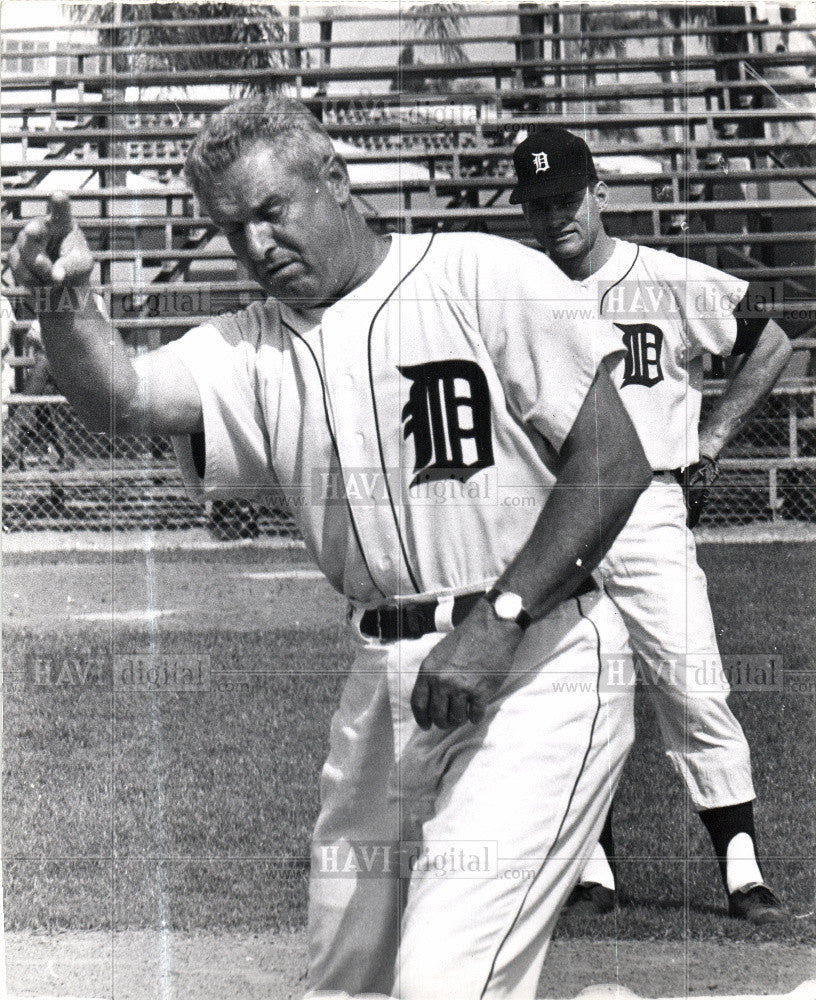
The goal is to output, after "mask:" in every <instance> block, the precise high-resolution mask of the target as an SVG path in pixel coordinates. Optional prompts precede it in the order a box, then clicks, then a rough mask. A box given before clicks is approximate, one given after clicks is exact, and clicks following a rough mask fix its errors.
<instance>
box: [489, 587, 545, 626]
mask: <svg viewBox="0 0 816 1000" xmlns="http://www.w3.org/2000/svg"><path fill="white" fill-rule="evenodd" d="M505 594H507V595H509V596H511V597H514V598H516V600H517V602H518V605H519V607H520V610H519V611H518V613H517V614H515V615H511V616H505V615H501V614H499V612H498V610H497V608H496V601H497V600H498V599H499V598H500V597H503V596H504V595H505ZM485 600H486V601H487V602H488V603H489V604H490V605H491V606H492V608H493V612H494V614H495V615H496V617H497V618H499V619H500V620H501V621H508V622H515V623H516V625H518V627H519V628H520V629H521V630H522V631H524V629H526V628H527V627H528V626H529V625H531V624H532V622H533V619H532V618H531V617H530V614H529V612H527V611H525V609H524V605H523V604H522V603H521V598H520V597H519V595H518V594H512V593H511V592H510V591H509V590H505V591H502V590H499V589H498V588H497V587H491V588H490V590H488V592H487V593H486V594H485Z"/></svg>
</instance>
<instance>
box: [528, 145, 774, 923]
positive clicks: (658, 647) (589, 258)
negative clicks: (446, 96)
mask: <svg viewBox="0 0 816 1000" xmlns="http://www.w3.org/2000/svg"><path fill="white" fill-rule="evenodd" d="M513 162H514V166H515V170H516V178H517V184H516V186H515V187H514V188H513V190H512V192H511V194H510V201H511V203H512V204H520V205H521V206H522V209H523V211H524V217H525V219H526V220H527V225H528V226H529V228H530V231H531V232H532V234H533V236H534V237H535V239H536V240H537V242H538V243H539V244H540V245H541V247H542V248H543V249H544V250H546V251H547V253H548V254H549V256H550V257H551V258H552V260H553V261H554V262H555V263H556V264H557V265H558V266H559V267H560V268H561V270H562V271H564V272H565V274H567V275H568V276H569V277H570V278H572V279H573V280H574V281H575V282H576V283H577V285H578V287H579V288H580V289H581V292H580V294H582V295H585V296H586V298H587V302H586V308H587V310H588V311H587V316H588V317H590V316H596V315H601V316H603V317H604V318H607V319H611V320H612V321H613V322H614V323H615V325H616V326H617V327H618V328H619V329H620V330H621V333H622V339H623V343H624V346H625V347H626V355H625V357H623V358H622V359H621V360H620V362H619V363H618V364H617V367H616V369H615V371H614V373H613V376H614V378H613V381H614V382H615V384H616V386H617V387H618V388H619V391H620V394H621V398H622V400H623V402H624V405H625V406H626V409H627V410H628V411H629V415H630V417H631V418H632V421H633V423H634V425H635V427H636V428H637V430H638V433H639V435H640V438H641V442H642V444H643V447H644V450H645V452H646V455H647V458H648V459H649V461H650V463H651V465H652V469H653V475H654V478H653V481H652V485H651V486H650V487H649V488H648V489H647V490H646V492H645V493H643V494H642V495H641V497H640V499H639V500H638V502H637V504H636V506H635V509H634V511H633V513H632V516H631V518H630V519H629V522H628V523H627V525H626V527H625V528H624V529H623V531H622V532H621V533H620V534H619V535H618V538H617V539H616V540H615V542H614V543H613V545H612V547H611V548H610V549H609V552H608V553H607V556H606V558H605V560H604V562H603V564H602V572H603V580H604V586H605V588H606V591H607V593H608V594H609V596H610V597H611V598H612V600H613V601H614V602H615V604H616V605H617V607H618V610H619V611H620V613H621V615H622V616H623V619H624V621H625V623H626V627H627V629H628V631H629V637H630V642H631V646H632V651H633V653H634V656H635V658H636V660H637V661H638V662H639V664H640V666H641V674H642V676H643V678H644V680H645V682H646V685H647V688H648V690H649V693H650V695H651V698H652V702H653V705H654V708H655V712H656V714H657V717H658V721H659V724H660V728H661V732H662V736H663V741H664V744H665V746H666V753H667V754H668V757H669V759H670V761H671V763H672V765H673V766H674V768H675V770H676V771H677V772H678V774H679V775H680V777H681V778H682V779H683V781H684V783H685V785H686V788H687V789H688V793H689V796H690V798H691V800H692V803H693V805H694V807H695V809H696V810H697V811H698V812H699V814H700V818H701V820H702V822H703V824H704V825H705V827H706V829H707V830H708V833H709V835H710V837H711V840H712V843H713V845H714V850H715V853H716V855H717V858H718V861H719V863H720V871H721V874H722V878H723V882H724V884H725V889H726V893H727V895H728V910H729V915H730V916H732V917H737V918H740V919H744V920H748V921H750V922H752V923H756V924H763V923H771V922H777V921H781V920H783V919H785V917H786V913H785V909H784V907H783V906H782V904H781V903H780V902H779V900H778V899H777V897H776V896H775V895H774V894H773V893H772V892H771V890H770V889H769V888H768V887H767V886H766V885H765V882H764V879H763V876H762V873H761V871H760V868H759V864H758V862H757V857H756V834H755V830H754V814H753V800H754V798H755V793H754V788H753V782H752V778H751V761H750V751H749V748H748V744H747V741H746V739H745V735H744V733H743V731H742V728H741V726H740V724H739V722H738V721H737V720H736V718H735V717H734V715H733V713H732V712H731V710H730V708H729V707H728V704H727V702H726V698H727V695H728V692H729V687H728V681H727V679H726V677H725V675H724V673H723V672H722V667H721V660H720V656H719V650H718V647H717V640H716V635H715V631H714V623H713V620H712V616H711V609H710V606H709V602H708V596H707V589H706V580H705V575H704V574H703V572H702V570H701V569H700V567H699V565H698V564H697V558H696V549H695V543H694V536H693V535H692V533H691V530H690V528H692V527H694V525H695V524H696V523H697V521H698V520H699V517H700V514H701V512H702V508H703V505H704V503H705V499H706V494H707V491H708V489H709V487H710V486H711V485H712V483H713V481H714V479H715V478H716V475H717V473H718V466H717V458H718V456H719V454H720V452H721V451H722V449H723V447H724V446H725V444H726V443H727V442H728V441H729V440H730V439H731V438H732V437H733V435H734V434H735V433H736V431H737V430H738V429H740V428H741V427H742V426H743V425H744V422H745V420H746V419H747V418H748V416H749V414H750V413H752V412H753V411H754V410H755V409H756V408H757V407H758V406H759V405H760V404H761V403H762V402H764V400H765V399H766V398H767V396H768V394H769V393H770V391H771V389H772V388H773V386H774V384H775V383H776V381H777V379H778V378H779V376H780V375H781V373H782V371H783V369H784V368H785V365H786V364H787V362H788V359H789V358H790V354H791V347H790V343H789V342H788V338H787V337H786V335H785V333H784V332H783V331H782V329H781V328H780V327H779V326H778V325H777V324H776V323H775V322H774V321H773V320H770V321H769V320H767V318H766V317H765V316H762V315H758V314H757V310H756V309H752V308H751V303H752V301H754V297H753V295H754V293H752V286H751V285H749V283H748V282H746V281H742V280H740V279H736V278H733V277H731V276H730V275H728V274H725V273H724V272H722V271H718V270H715V269H714V268H712V267H708V266H707V265H705V264H700V263H698V262H697V261H694V260H687V259H685V258H680V257H677V256H675V255H674V254H671V253H668V252H666V251H664V250H655V249H652V248H649V247H641V246H638V245H636V244H634V243H629V242H625V241H623V240H618V239H614V238H613V237H611V236H610V235H609V234H608V233H607V232H606V229H605V227H604V224H603V218H602V213H603V210H604V209H605V208H606V206H607V203H608V198H609V194H608V189H607V187H606V184H604V182H603V181H602V180H600V179H599V178H598V174H597V171H596V169H595V164H594V161H593V159H592V153H591V152H590V150H589V147H588V146H587V144H586V143H585V142H584V140H583V139H581V138H580V137H579V136H576V135H573V134H572V133H570V132H567V131H565V130H564V129H562V128H558V127H554V126H552V127H547V128H543V129H541V130H540V131H536V132H534V133H533V134H532V135H530V136H528V138H526V139H524V140H523V141H522V142H520V143H519V144H518V146H517V147H516V149H515V151H514V153H513ZM712 303H715V305H714V306H712V305H711V304H712ZM573 305H574V303H573ZM706 352H707V353H712V354H717V355H721V356H729V355H741V357H742V363H741V366H740V367H739V368H738V370H737V372H736V374H735V375H734V377H733V378H732V379H731V381H730V383H729V384H728V385H727V387H726V389H725V391H724V392H723V394H722V395H721V396H720V397H719V398H718V400H717V403H716V405H715V406H714V407H713V409H712V411H711V413H710V414H708V415H707V417H706V419H705V421H704V423H703V425H702V426H699V423H700V408H701V399H702V381H703V355H704V353H706ZM701 663H704V664H708V665H711V664H714V665H715V672H716V674H717V682H716V683H705V684H701V683H700V680H699V679H700V677H701V675H702V673H701V671H700V669H699V668H700V664H701ZM613 865H614V846H613V841H612V828H611V810H610V815H609V817H608V818H607V822H606V826H605V828H604V831H603V833H602V834H601V841H600V843H599V844H598V845H597V847H596V849H595V853H594V854H593V856H592V857H591V858H590V859H589V860H588V862H587V863H586V865H585V867H584V870H583V874H582V876H581V881H580V884H579V885H578V886H577V887H576V889H575V891H574V892H573V895H572V897H571V902H572V903H573V905H576V906H580V908H581V909H584V910H586V911H587V912H590V913H591V912H601V913H603V912H608V911H610V910H611V909H612V908H613V907H614V905H615V889H616V886H615V877H614V873H613Z"/></svg>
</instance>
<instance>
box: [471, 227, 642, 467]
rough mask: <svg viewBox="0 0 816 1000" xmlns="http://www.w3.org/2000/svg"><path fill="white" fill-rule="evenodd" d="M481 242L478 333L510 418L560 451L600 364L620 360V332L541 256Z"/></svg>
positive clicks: (502, 242) (515, 247)
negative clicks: (502, 393) (516, 420)
mask: <svg viewBox="0 0 816 1000" xmlns="http://www.w3.org/2000/svg"><path fill="white" fill-rule="evenodd" d="M482 241H483V242H481V246H479V247H478V250H479V251H480V252H479V259H478V261H477V262H476V268H475V272H476V274H477V288H476V290H475V295H476V306H477V311H478V317H479V328H480V330H481V332H482V336H483V338H484V341H485V344H486V346H487V349H488V351H489V352H490V354H491V356H492V358H493V362H494V365H495V368H496V372H497V374H498V377H499V379H500V380H501V382H502V385H503V387H504V391H505V396H506V399H507V402H508V406H509V408H510V410H511V412H512V413H513V414H514V415H515V416H516V417H517V418H518V419H519V420H520V421H521V422H522V423H524V424H529V425H531V426H533V427H534V428H535V429H536V430H537V431H538V432H539V433H540V434H542V435H543V436H544V437H545V438H546V439H547V441H548V442H549V443H550V445H551V446H552V447H553V448H554V449H555V450H556V451H560V450H561V447H562V445H563V444H564V441H565V440H566V438H567V435H568V434H569V432H570V430H571V429H572V425H573V424H574V422H575V418H576V417H577V416H578V411H579V410H580V409H581V406H582V405H583V402H584V400H585V398H586V395H587V393H588V391H589V389H590V387H591V385H592V383H593V381H594V380H595V376H596V374H597V371H598V367H599V366H600V364H601V362H602V361H603V359H604V358H609V357H617V356H619V355H621V354H623V345H622V343H621V339H620V332H619V331H618V330H617V329H616V327H614V326H613V325H612V324H611V323H609V322H607V321H606V320H600V319H598V318H597V311H596V309H595V308H594V304H593V303H591V302H588V301H587V299H586V297H585V295H584V293H583V292H582V290H581V289H580V288H579V287H578V286H577V285H576V284H574V283H573V282H572V281H571V280H570V279H569V278H567V276H566V275H565V274H563V272H562V271H560V270H559V269H558V267H557V266H556V265H555V264H553V262H552V261H551V260H550V259H549V257H547V256H545V255H544V254H543V253H539V252H537V251H535V250H530V249H529V248H527V247H524V246H521V245H520V244H518V243H513V242H510V241H509V240H502V239H498V238H493V239H492V240H491V239H490V238H489V237H483V238H482ZM475 242H476V241H475V240H474V243H475Z"/></svg>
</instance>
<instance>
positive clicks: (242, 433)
mask: <svg viewBox="0 0 816 1000" xmlns="http://www.w3.org/2000/svg"><path fill="white" fill-rule="evenodd" d="M161 351H167V352H169V353H172V354H173V355H175V357H176V358H178V359H179V360H181V362H182V363H183V364H184V365H185V367H186V368H187V369H188V370H189V372H190V374H191V375H192V376H193V379H194V380H195V383H196V385H197V386H198V390H199V393H200V395H201V405H202V412H203V416H204V457H205V462H204V470H203V471H204V476H203V478H202V477H200V476H199V474H198V471H197V470H196V462H195V459H194V456H193V448H192V442H191V439H190V437H188V436H183V437H174V438H173V447H174V450H175V452H176V458H177V460H178V463H179V467H180V469H181V473H182V476H183V478H184V481H185V483H186V485H187V486H188V487H189V488H190V489H191V491H192V492H193V493H194V494H196V495H198V496H206V497H210V498H216V499H227V498H238V497H241V498H246V499H258V498H259V497H261V496H263V495H264V494H267V493H269V492H270V490H272V489H274V487H275V485H276V481H275V477H274V472H273V470H272V464H271V461H270V455H269V443H268V434H267V431H266V428H265V426H264V421H263V412H262V408H261V405H260V401H259V400H258V398H257V394H256V391H255V373H254V367H255V354H256V352H255V349H254V347H253V345H252V344H250V343H247V342H246V341H244V340H237V341H234V342H230V340H228V339H227V338H226V337H225V336H224V335H223V333H222V332H221V331H220V330H219V329H218V328H217V327H216V326H215V325H214V324H212V323H207V324H204V325H202V326H199V327H196V328H195V329H193V330H190V331H189V333H186V334H185V335H184V336H183V337H181V338H180V339H179V340H176V341H173V342H172V343H170V344H168V345H167V346H166V347H163V348H161ZM135 365H136V369H137V371H138V370H139V367H140V366H139V359H136V361H135Z"/></svg>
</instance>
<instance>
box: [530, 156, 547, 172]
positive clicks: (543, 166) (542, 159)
mask: <svg viewBox="0 0 816 1000" xmlns="http://www.w3.org/2000/svg"><path fill="white" fill-rule="evenodd" d="M533 163H534V164H535V168H536V173H537V174H543V173H544V171H545V170H549V169H550V161H549V160H548V159H547V154H546V153H533Z"/></svg>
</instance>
